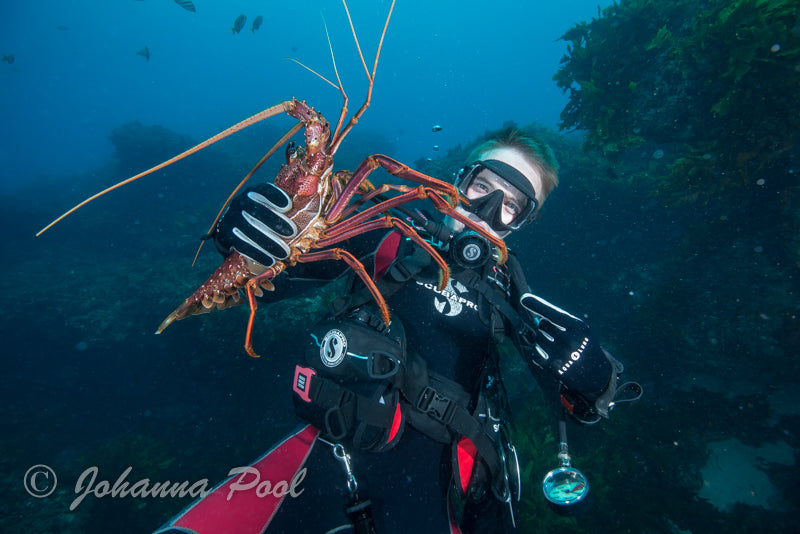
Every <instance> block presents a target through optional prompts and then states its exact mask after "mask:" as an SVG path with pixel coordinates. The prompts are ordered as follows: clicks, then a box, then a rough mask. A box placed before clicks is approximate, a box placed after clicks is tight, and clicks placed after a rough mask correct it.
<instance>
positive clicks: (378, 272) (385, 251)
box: [372, 232, 403, 280]
mask: <svg viewBox="0 0 800 534" xmlns="http://www.w3.org/2000/svg"><path fill="white" fill-rule="evenodd" d="M402 237H403V236H402V235H401V234H400V232H392V233H390V234H389V235H387V236H386V237H384V238H383V240H382V241H381V242H380V244H379V245H378V250H376V251H375V276H373V277H372V279H373V280H379V279H380V278H381V277H383V275H385V274H386V271H388V270H389V267H390V266H391V265H392V262H393V261H394V260H395V258H397V249H398V248H399V247H400V241H401V239H402Z"/></svg>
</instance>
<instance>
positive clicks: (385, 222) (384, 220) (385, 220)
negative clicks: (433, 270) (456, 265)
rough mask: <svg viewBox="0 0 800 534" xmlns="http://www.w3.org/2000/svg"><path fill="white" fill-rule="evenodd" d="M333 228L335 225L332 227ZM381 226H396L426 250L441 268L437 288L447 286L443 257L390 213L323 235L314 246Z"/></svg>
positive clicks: (331, 243)
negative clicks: (353, 226)
mask: <svg viewBox="0 0 800 534" xmlns="http://www.w3.org/2000/svg"><path fill="white" fill-rule="evenodd" d="M334 228H335V227H334ZM381 228H396V229H397V230H399V231H400V233H401V234H403V235H404V236H406V237H407V238H409V239H411V240H412V241H413V242H414V243H416V244H418V245H419V246H420V247H422V248H423V250H425V252H427V253H428V254H429V255H430V256H431V258H433V261H435V262H436V265H438V266H439V269H441V273H442V274H441V276H440V277H439V289H440V290H443V289H444V288H445V287H446V286H447V280H448V279H449V278H450V267H449V266H448V265H447V262H446V261H444V258H442V256H441V255H440V254H439V253H438V252H437V251H436V249H434V248H433V247H432V246H431V244H430V243H428V242H427V241H425V240H424V239H423V238H422V236H420V235H419V234H418V233H417V232H416V231H414V229H413V228H411V227H410V226H409V225H407V224H406V223H405V222H403V221H402V220H400V219H398V218H397V217H392V216H391V215H385V216H384V217H381V218H379V219H375V220H372V221H368V222H365V223H363V224H360V225H359V226H357V227H355V228H350V229H348V230H345V231H343V232H337V235H336V236H334V237H324V238H322V239H320V240H319V241H317V242H316V243H315V244H314V247H315V248H320V247H327V246H330V245H333V244H336V243H339V242H341V241H344V240H346V239H350V238H351V237H353V236H356V235H359V234H363V233H366V232H369V231H371V230H378V229H381Z"/></svg>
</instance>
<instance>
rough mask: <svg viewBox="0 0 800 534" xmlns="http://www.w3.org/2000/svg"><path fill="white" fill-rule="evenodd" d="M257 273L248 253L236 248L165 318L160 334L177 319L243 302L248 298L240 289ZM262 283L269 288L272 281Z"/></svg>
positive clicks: (158, 332)
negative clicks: (244, 296)
mask: <svg viewBox="0 0 800 534" xmlns="http://www.w3.org/2000/svg"><path fill="white" fill-rule="evenodd" d="M256 274H257V273H254V272H252V271H251V269H250V268H249V267H248V262H247V259H246V258H245V257H244V256H242V255H241V254H239V253H238V252H236V251H234V252H232V253H231V254H230V256H228V257H227V259H226V260H225V261H224V262H222V264H221V265H220V266H219V267H217V270H216V271H214V273H213V274H212V275H211V276H210V277H209V278H208V280H206V281H205V283H204V284H203V285H201V286H200V287H198V288H197V291H195V292H194V293H192V296H190V297H189V298H188V299H186V300H185V301H184V302H183V304H181V305H180V306H178V308H176V309H175V311H173V312H172V313H170V314H169V316H167V318H166V319H164V321H163V322H162V323H161V324H160V325H159V327H158V329H157V330H156V334H160V333H161V332H163V331H164V330H165V329H166V328H167V327H168V326H169V325H171V324H172V323H173V322H175V321H180V320H181V319H185V318H186V317H191V316H192V315H199V314H201V313H208V312H210V311H212V310H214V309H218V310H224V309H225V308H230V307H231V306H237V305H239V304H242V303H243V302H244V298H242V295H241V294H240V293H239V289H241V288H243V287H244V286H245V284H246V283H247V281H248V280H249V279H250V278H252V277H254V276H256ZM262 285H263V286H265V287H267V288H268V289H269V288H270V286H271V285H272V284H271V283H269V281H266V280H265V281H264V282H262ZM256 295H257V296H260V295H261V290H260V289H259V288H256Z"/></svg>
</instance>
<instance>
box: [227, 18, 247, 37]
mask: <svg viewBox="0 0 800 534" xmlns="http://www.w3.org/2000/svg"><path fill="white" fill-rule="evenodd" d="M245 22H247V17H245V16H244V15H239V16H238V17H236V20H235V21H233V28H231V31H232V32H233V33H239V32H240V31H242V28H244V23H245Z"/></svg>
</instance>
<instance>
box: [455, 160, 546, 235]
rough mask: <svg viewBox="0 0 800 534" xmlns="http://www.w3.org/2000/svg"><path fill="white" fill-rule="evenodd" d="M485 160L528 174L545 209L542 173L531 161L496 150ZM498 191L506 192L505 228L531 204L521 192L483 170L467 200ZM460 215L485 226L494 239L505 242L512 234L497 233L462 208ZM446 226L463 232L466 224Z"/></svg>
mask: <svg viewBox="0 0 800 534" xmlns="http://www.w3.org/2000/svg"><path fill="white" fill-rule="evenodd" d="M481 159H482V160H489V159H496V160H500V161H502V162H503V163H507V164H508V165H511V166H512V167H514V168H515V169H517V170H518V171H520V172H521V173H522V174H524V175H525V177H526V178H527V179H528V181H529V182H530V183H531V185H532V186H533V190H534V191H536V200H537V202H538V204H539V205H540V206H541V205H542V202H544V197H543V196H541V191H543V182H542V176H541V173H540V172H539V170H538V169H537V168H536V167H534V166H533V165H532V164H531V163H530V162H528V160H527V159H525V157H524V156H523V155H522V154H521V153H520V152H519V151H517V150H516V149H514V148H508V147H501V148H495V149H492V150H489V151H487V152H485V153H483V154H482V155H481ZM497 190H500V191H502V192H503V205H502V212H501V218H502V221H503V222H504V223H505V224H509V223H510V222H511V221H513V220H514V218H515V217H516V216H517V215H519V210H520V209H521V207H522V206H524V205H525V203H526V202H528V200H527V199H526V198H525V195H524V194H523V193H522V192H520V191H519V189H517V188H516V187H514V186H513V185H511V184H510V183H509V182H507V181H506V180H504V179H503V178H501V177H500V176H498V175H497V174H495V173H493V172H492V171H491V170H489V169H483V170H482V171H481V172H480V174H478V176H477V177H476V178H475V179H474V180H473V182H472V183H471V184H470V186H469V188H467V191H466V196H467V198H468V199H476V198H480V197H482V196H485V195H488V194H490V193H492V192H494V191H497ZM456 211H457V212H458V213H460V214H462V215H465V216H466V217H468V218H469V219H470V220H473V221H475V222H476V223H478V224H479V225H480V226H481V228H483V229H484V230H486V231H487V232H489V233H490V234H492V235H494V236H497V237H499V238H503V237H505V236H507V235H508V234H509V233H510V232H509V231H504V232H498V231H496V230H495V229H493V228H492V227H491V226H489V223H487V222H486V221H484V220H483V219H481V218H480V217H478V216H477V215H476V214H474V213H470V212H468V211H467V210H465V209H464V208H463V207H462V206H460V205H459V206H458V207H457V208H456ZM446 223H447V225H448V226H449V227H450V228H451V229H452V230H454V231H456V232H460V231H461V230H463V229H464V225H463V224H461V223H460V222H458V221H456V220H455V219H452V218H450V217H448V218H447V220H446Z"/></svg>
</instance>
